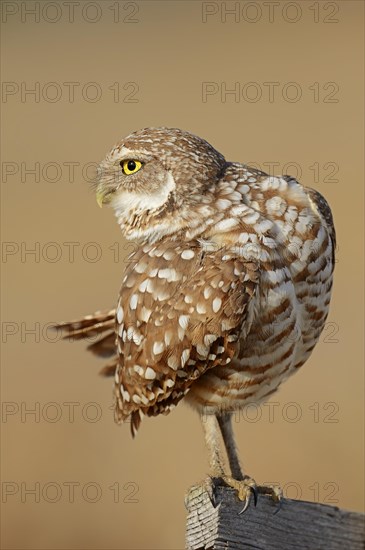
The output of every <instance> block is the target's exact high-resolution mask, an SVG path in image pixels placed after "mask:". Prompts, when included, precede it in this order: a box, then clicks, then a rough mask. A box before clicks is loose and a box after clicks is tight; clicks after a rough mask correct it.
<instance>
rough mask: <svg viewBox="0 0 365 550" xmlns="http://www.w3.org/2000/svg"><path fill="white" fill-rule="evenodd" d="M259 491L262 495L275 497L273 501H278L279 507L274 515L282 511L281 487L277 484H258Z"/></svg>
mask: <svg viewBox="0 0 365 550" xmlns="http://www.w3.org/2000/svg"><path fill="white" fill-rule="evenodd" d="M257 491H258V493H260V494H262V495H267V496H270V497H271V498H272V499H273V501H274V502H276V503H277V507H276V509H275V511H274V514H273V515H275V514H277V513H278V512H280V510H281V505H282V496H283V491H282V489H281V487H277V486H276V485H258V486H257Z"/></svg>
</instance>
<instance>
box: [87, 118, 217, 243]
mask: <svg viewBox="0 0 365 550" xmlns="http://www.w3.org/2000/svg"><path fill="white" fill-rule="evenodd" d="M225 164H226V163H225V159H224V157H223V156H222V155H221V154H220V153H218V151H216V150H215V149H214V148H213V147H212V146H211V145H210V144H209V143H207V142H206V141H204V140H203V139H201V138H199V137H197V136H195V135H193V134H190V133H189V132H184V131H183V130H179V129H178V128H144V129H142V130H138V131H137V132H134V133H133V134H130V135H129V136H127V137H126V138H125V139H123V140H122V141H121V142H120V143H118V144H117V145H116V146H115V147H113V149H112V150H111V151H110V153H108V154H107V156H106V158H105V159H104V160H103V161H102V162H101V164H100V170H99V181H98V184H97V187H96V197H97V202H98V204H99V205H100V206H102V205H104V204H108V205H110V206H112V207H113V208H114V210H115V213H116V216H117V218H118V222H119V224H120V226H121V228H122V230H123V231H124V233H125V235H126V236H127V237H132V238H135V237H137V236H143V235H147V234H149V235H150V234H151V233H152V232H153V231H160V232H161V231H163V232H164V233H169V232H172V231H173V230H176V223H177V220H178V219H179V220H180V223H182V220H183V218H184V216H183V213H184V212H186V213H187V214H188V213H189V216H191V212H192V208H194V206H195V205H197V204H200V203H203V204H204V202H207V197H208V196H209V194H210V191H211V190H212V189H213V188H214V186H216V184H217V182H218V181H219V179H220V178H221V176H222V173H223V171H224V167H225ZM137 234H138V235H137Z"/></svg>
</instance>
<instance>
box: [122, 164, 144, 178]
mask: <svg viewBox="0 0 365 550" xmlns="http://www.w3.org/2000/svg"><path fill="white" fill-rule="evenodd" d="M120 165H121V167H122V170H123V172H124V173H125V174H126V175H127V176H130V175H131V174H135V173H136V172H138V170H140V169H141V168H142V162H139V160H122V161H120Z"/></svg>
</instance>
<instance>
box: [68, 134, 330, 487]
mask: <svg viewBox="0 0 365 550" xmlns="http://www.w3.org/2000/svg"><path fill="white" fill-rule="evenodd" d="M96 196H97V201H98V203H99V204H100V205H102V204H109V205H111V206H112V207H113V208H114V210H115V214H116V217H117V220H118V224H119V225H120V228H121V230H122V233H123V235H124V236H125V237H126V238H127V239H129V240H131V241H134V242H135V243H138V248H137V250H136V251H135V252H133V253H132V254H131V256H130V257H129V262H128V267H127V269H126V272H125V275H124V278H123V282H122V287H121V290H120V294H119V300H118V304H117V307H116V309H113V310H110V311H108V312H106V313H100V312H98V313H96V314H94V315H89V316H87V317H85V318H84V319H82V320H80V321H75V322H71V323H63V324H62V325H60V326H61V327H62V328H63V329H64V330H66V337H71V338H84V337H87V336H89V335H90V334H98V333H100V334H103V337H102V339H100V340H99V341H97V342H96V343H93V344H92V345H91V346H89V348H90V349H91V350H92V351H93V352H95V353H96V354H97V355H100V356H103V357H104V356H113V359H112V360H111V362H110V363H109V364H108V365H107V366H106V367H105V369H104V371H103V372H104V374H106V375H113V376H115V389H114V393H115V418H116V420H117V422H123V421H125V420H126V419H129V420H130V421H131V427H132V434H134V433H135V431H136V430H137V429H138V427H139V425H140V422H141V420H142V418H143V417H144V416H156V415H158V414H160V413H162V414H168V413H169V412H170V411H171V410H172V409H173V408H174V407H175V406H176V405H177V404H178V402H179V401H180V400H181V399H183V398H184V399H185V401H187V402H189V403H190V404H191V405H192V406H193V407H194V408H195V409H197V411H198V412H199V413H200V414H201V415H202V417H203V426H204V429H205V435H206V441H207V445H208V448H209V453H210V464H211V474H212V475H213V476H216V477H222V478H223V479H225V480H226V481H227V483H230V484H231V485H234V486H236V487H238V485H237V484H236V485H235V482H234V480H238V481H240V482H241V485H240V486H239V487H238V488H239V489H240V491H239V492H240V496H241V498H246V497H248V495H249V490H254V484H253V482H252V481H250V480H247V479H246V478H247V476H244V475H243V473H242V470H241V467H240V465H239V460H238V456H237V451H236V448H235V444H234V440H233V435H232V424H231V415H232V412H233V411H234V410H236V409H239V408H241V407H244V406H245V405H247V404H249V403H260V402H263V401H264V400H266V399H268V398H269V397H270V396H271V395H272V394H273V393H274V392H275V391H276V390H277V389H278V387H279V385H280V384H281V383H282V382H283V381H284V380H285V379H286V378H287V377H288V376H290V375H291V374H293V373H294V372H296V371H297V370H298V368H299V367H300V366H301V365H303V363H304V362H305V361H306V360H307V359H308V357H309V356H310V354H311V352H312V350H313V348H314V346H315V345H316V343H317V341H318V338H319V336H320V334H321V331H322V329H323V327H324V323H325V320H326V317H327V313H328V308H329V303H330V294H331V287H332V273H333V268H334V249H335V230H334V226H333V221H332V215H331V211H330V208H329V206H328V204H327V202H326V201H325V199H324V198H323V197H322V196H321V195H320V194H319V193H318V192H317V191H314V190H313V189H310V188H307V187H303V186H302V185H300V184H299V183H298V182H297V181H296V180H295V179H294V178H292V177H290V176H277V177H273V176H269V175H268V174H265V173H264V172H261V171H259V170H256V169H254V168H250V167H249V166H246V165H244V164H240V163H237V162H227V161H226V160H225V158H224V157H223V155H221V154H220V153H218V151H216V150H215V149H214V148H213V147H212V146H211V145H209V143H207V142H206V141H204V140H203V139H201V138H199V137H197V136H194V135H192V134H190V133H188V132H184V131H182V130H179V129H177V128H145V129H143V130H140V131H137V132H135V133H133V134H130V135H129V136H128V137H126V138H125V139H123V140H122V141H121V142H120V143H118V144H117V145H116V146H115V147H114V148H113V149H112V150H111V152H110V153H109V154H108V155H107V157H106V158H105V160H104V161H103V162H102V163H101V165H100V181H99V183H98V185H97V188H96ZM219 429H220V431H221V433H222V436H223V439H224V443H225V446H226V450H227V454H228V459H229V463H230V467H231V473H232V476H229V475H227V473H226V472H225V471H224V467H223V462H222V459H221V455H220V450H219V443H218V437H219ZM245 487H247V488H248V489H247V491H246V490H245Z"/></svg>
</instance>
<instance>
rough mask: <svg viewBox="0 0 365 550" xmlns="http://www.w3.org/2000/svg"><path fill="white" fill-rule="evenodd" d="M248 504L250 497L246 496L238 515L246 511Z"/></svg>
mask: <svg viewBox="0 0 365 550" xmlns="http://www.w3.org/2000/svg"><path fill="white" fill-rule="evenodd" d="M249 504H250V497H248V498H246V502H245V505H244V507H243V508H242V510H241V511H240V512H238V515H239V516H240V515H241V514H243V513H244V512H246V510H247V508H248V506H249Z"/></svg>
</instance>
